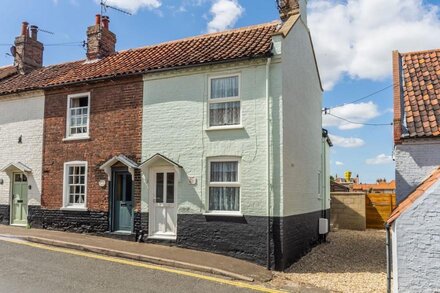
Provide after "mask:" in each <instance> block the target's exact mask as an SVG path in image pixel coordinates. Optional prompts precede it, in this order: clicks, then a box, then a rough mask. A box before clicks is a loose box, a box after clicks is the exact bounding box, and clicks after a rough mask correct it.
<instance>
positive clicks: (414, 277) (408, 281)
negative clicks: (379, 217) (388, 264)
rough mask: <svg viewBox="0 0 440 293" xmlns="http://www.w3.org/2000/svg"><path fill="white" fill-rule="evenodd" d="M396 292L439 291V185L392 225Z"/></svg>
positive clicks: (432, 188) (419, 199) (418, 200)
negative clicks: (394, 246)
mask: <svg viewBox="0 0 440 293" xmlns="http://www.w3.org/2000/svg"><path fill="white" fill-rule="evenodd" d="M394 226H395V231H396V232H397V233H396V244H395V245H396V255H395V256H394V257H395V258H396V260H397V267H396V268H395V269H396V270H397V271H396V273H397V278H398V279H397V284H398V285H397V286H398V291H399V292H438V290H440V278H439V272H440V182H437V183H436V184H435V185H434V186H432V187H431V188H430V189H429V190H428V191H426V192H425V194H424V195H422V196H421V197H420V198H418V199H417V200H416V201H415V202H414V203H412V205H411V206H410V208H409V209H408V210H406V211H404V212H403V213H402V214H401V215H400V217H399V218H397V219H396V221H395V222H394Z"/></svg>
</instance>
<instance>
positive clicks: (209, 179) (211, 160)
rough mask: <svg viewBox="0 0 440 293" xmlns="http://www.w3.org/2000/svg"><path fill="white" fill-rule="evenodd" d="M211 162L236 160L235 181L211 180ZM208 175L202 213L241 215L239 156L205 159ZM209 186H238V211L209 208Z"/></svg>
mask: <svg viewBox="0 0 440 293" xmlns="http://www.w3.org/2000/svg"><path fill="white" fill-rule="evenodd" d="M212 162H237V163H238V165H237V182H211V163H212ZM207 163H208V168H207V171H208V175H207V184H206V186H207V189H206V212H205V213H204V215H222V216H236V217H241V216H243V214H242V212H241V203H242V198H243V197H242V188H241V174H240V173H241V172H240V170H241V158H240V157H211V158H208V159H207ZM210 187H238V188H239V190H240V192H239V195H240V199H239V209H238V211H218V210H210V209H209V188H210Z"/></svg>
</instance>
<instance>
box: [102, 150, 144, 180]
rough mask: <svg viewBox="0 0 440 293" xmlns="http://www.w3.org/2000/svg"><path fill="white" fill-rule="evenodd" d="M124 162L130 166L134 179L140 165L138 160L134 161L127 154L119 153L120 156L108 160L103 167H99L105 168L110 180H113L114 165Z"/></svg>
mask: <svg viewBox="0 0 440 293" xmlns="http://www.w3.org/2000/svg"><path fill="white" fill-rule="evenodd" d="M118 162H120V163H122V164H124V165H125V166H127V168H128V172H130V174H131V176H132V179H133V180H134V170H135V169H138V168H139V166H138V164H137V163H136V162H134V161H133V160H131V159H129V158H127V157H126V156H125V155H118V156H114V157H113V158H111V159H110V160H108V161H107V162H105V163H104V164H102V165H101V167H99V169H101V170H104V172H105V173H106V174H107V176H108V181H111V178H112V170H111V169H112V166H113V165H114V164H116V163H118Z"/></svg>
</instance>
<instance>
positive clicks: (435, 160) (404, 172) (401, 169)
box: [394, 140, 440, 202]
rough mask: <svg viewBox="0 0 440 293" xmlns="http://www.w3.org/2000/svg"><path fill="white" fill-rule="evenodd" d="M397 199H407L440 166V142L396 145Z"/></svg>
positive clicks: (398, 200)
mask: <svg viewBox="0 0 440 293" xmlns="http://www.w3.org/2000/svg"><path fill="white" fill-rule="evenodd" d="M394 157H395V160H396V197H397V202H401V201H402V200H403V199H405V198H406V197H407V196H408V194H410V193H411V191H413V190H414V188H416V187H417V185H419V184H420V183H421V182H422V181H423V180H424V179H425V178H426V177H427V176H429V174H430V173H431V172H432V171H433V170H434V169H436V168H438V167H439V166H440V141H438V140H432V141H428V140H426V141H424V142H408V143H404V144H401V145H396V149H395V151H394Z"/></svg>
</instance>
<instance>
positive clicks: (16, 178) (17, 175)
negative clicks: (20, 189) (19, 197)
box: [14, 174, 21, 182]
mask: <svg viewBox="0 0 440 293" xmlns="http://www.w3.org/2000/svg"><path fill="white" fill-rule="evenodd" d="M14 181H15V182H21V175H20V174H15V176H14Z"/></svg>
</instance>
